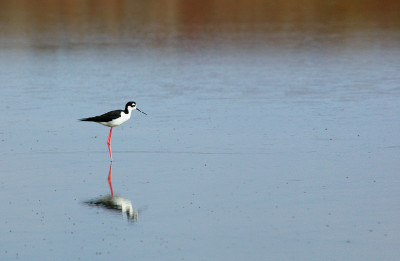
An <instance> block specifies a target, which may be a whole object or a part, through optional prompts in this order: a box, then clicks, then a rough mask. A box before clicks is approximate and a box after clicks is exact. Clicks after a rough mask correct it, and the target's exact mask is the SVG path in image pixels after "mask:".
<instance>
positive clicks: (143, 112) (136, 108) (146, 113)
mask: <svg viewBox="0 0 400 261" xmlns="http://www.w3.org/2000/svg"><path fill="white" fill-rule="evenodd" d="M136 110H137V111H140V112H141V113H143V114H144V115H147V113H145V112H142V111H141V110H139V108H136Z"/></svg>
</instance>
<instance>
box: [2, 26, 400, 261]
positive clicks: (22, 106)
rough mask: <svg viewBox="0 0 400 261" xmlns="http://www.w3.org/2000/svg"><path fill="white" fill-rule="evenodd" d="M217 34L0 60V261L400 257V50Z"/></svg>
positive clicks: (355, 41)
mask: <svg viewBox="0 0 400 261" xmlns="http://www.w3.org/2000/svg"><path fill="white" fill-rule="evenodd" d="M207 26H208V25H201V24H200V25H187V27H184V28H180V27H178V28H177V31H178V34H177V36H176V35H174V34H173V33H171V32H168V33H167V35H166V38H163V37H164V36H165V35H164V34H163V30H162V26H161V28H158V27H156V28H155V27H154V26H153V25H149V26H148V27H146V26H144V28H143V27H142V28H141V29H140V30H141V31H146V30H147V31H148V32H150V33H148V34H144V35H140V36H141V37H143V38H136V37H132V38H130V37H127V38H124V37H122V38H114V37H112V35H111V36H110V35H108V34H107V33H105V34H94V33H92V32H91V31H89V36H87V35H86V36H85V37H83V38H78V39H75V40H74V39H72V40H71V39H70V40H68V41H64V40H63V38H62V37H60V35H61V36H62V32H61V33H60V34H59V35H57V36H56V37H55V38H54V37H53V36H52V35H51V34H50V35H49V34H46V33H42V34H39V35H36V36H35V38H34V39H33V40H31V41H27V40H26V38H23V37H22V38H19V37H16V36H13V35H8V38H6V39H3V40H2V41H1V42H0V104H1V105H0V120H1V121H0V122H1V125H0V126H1V129H0V144H1V151H0V164H1V172H0V177H1V181H0V197H1V199H3V204H1V207H0V210H1V213H2V214H1V218H0V259H1V260H15V259H17V260H91V259H99V260H110V259H115V260H131V259H141V260H396V259H397V258H398V257H399V256H400V252H399V249H398V244H399V243H400V242H399V238H400V237H399V234H400V231H399V225H398V216H399V213H400V205H399V203H398V198H399V196H400V192H399V189H398V188H399V185H400V178H399V175H398V165H399V164H398V162H399V155H400V150H399V149H400V142H399V140H400V125H399V124H398V122H399V120H400V103H399V102H398V101H399V98H400V87H399V82H400V76H399V73H398V68H400V48H399V47H398V46H400V45H399V41H398V39H399V33H398V32H397V31H393V30H387V31H385V30H377V29H376V28H373V29H371V30H363V31H361V32H357V33H356V34H350V33H342V32H325V31H324V30H322V31H323V32H321V33H318V32H316V33H315V35H314V34H311V35H309V34H308V33H307V32H296V31H294V32H293V31H292V29H290V30H287V31H285V30H283V31H280V32H279V33H276V32H264V31H260V30H258V29H254V28H253V27H249V28H247V27H244V29H243V25H242V26H241V27H239V28H242V29H238V30H232V31H230V30H225V29H224V27H217V28H216V29H214V31H213V32H212V33H211V34H209V35H208V34H205V33H204V32H206V31H207V29H206V28H207ZM320 26H321V27H322V28H323V27H324V25H320ZM325 26H327V27H329V26H330V25H329V24H327V25H325ZM233 27H234V28H235V25H233ZM199 28H200V29H199ZM229 28H230V27H229ZM191 29H192V30H193V31H194V33H192V34H189V35H186V34H185V32H187V31H190V30H191ZM196 30H199V31H200V32H199V35H197V34H196ZM218 30H220V31H218ZM328 31H329V30H328ZM160 38H161V39H163V41H161V42H160V41H159V39H160ZM79 39H83V40H79ZM130 100H134V101H136V102H137V104H138V107H139V108H140V109H141V110H143V111H144V112H146V113H147V114H148V115H147V116H146V115H143V114H140V113H136V114H134V115H133V117H132V118H131V120H130V121H128V122H126V123H125V124H124V125H122V126H120V127H117V128H115V129H114V131H113V137H112V149H113V158H114V162H113V172H112V182H113V183H112V184H113V188H114V193H115V194H117V195H119V196H121V197H124V198H126V199H128V200H130V201H131V202H132V205H133V208H134V209H136V210H138V213H139V214H138V215H139V217H138V220H137V222H129V220H127V218H126V217H124V215H123V214H122V213H120V212H118V211H110V210H109V209H105V208H102V207H93V206H88V205H87V204H85V203H84V202H85V201H87V200H91V199H94V198H98V197H100V196H102V195H108V194H110V190H109V186H108V183H107V176H108V171H109V155H108V150H107V145H106V139H107V136H108V132H109V130H108V128H105V127H103V126H101V125H98V124H94V123H84V122H79V121H78V120H77V119H79V118H82V117H88V116H94V115H98V114H101V113H104V112H106V111H109V110H113V109H122V108H123V107H124V105H125V103H126V102H127V101H130Z"/></svg>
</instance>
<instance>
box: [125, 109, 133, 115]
mask: <svg viewBox="0 0 400 261" xmlns="http://www.w3.org/2000/svg"><path fill="white" fill-rule="evenodd" d="M131 112H132V109H128V108H125V110H124V113H125V114H128V115H130V114H131Z"/></svg>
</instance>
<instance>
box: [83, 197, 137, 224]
mask: <svg viewBox="0 0 400 261" xmlns="http://www.w3.org/2000/svg"><path fill="white" fill-rule="evenodd" d="M85 203H86V204H89V205H96V206H102V207H105V208H107V209H111V210H117V211H121V213H122V214H125V215H126V216H127V218H128V220H132V221H135V222H136V221H137V220H138V215H139V211H138V210H136V209H134V208H133V207H132V202H131V201H130V200H128V199H125V198H123V197H120V196H104V197H101V198H98V199H94V200H90V201H87V202H85Z"/></svg>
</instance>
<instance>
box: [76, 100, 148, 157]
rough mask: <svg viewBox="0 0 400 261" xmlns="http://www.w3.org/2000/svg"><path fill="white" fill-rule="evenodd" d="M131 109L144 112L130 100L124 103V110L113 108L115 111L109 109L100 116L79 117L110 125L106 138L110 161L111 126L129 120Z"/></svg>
mask: <svg viewBox="0 0 400 261" xmlns="http://www.w3.org/2000/svg"><path fill="white" fill-rule="evenodd" d="M132 110H137V111H140V112H141V113H143V114H146V113H144V112H142V111H141V110H139V109H138V108H137V107H136V102H133V101H130V102H128V103H127V104H126V105H125V110H115V111H110V112H107V113H104V114H102V115H100V116H95V117H89V118H83V119H80V120H81V121H93V122H97V123H100V124H102V125H104V126H107V127H111V129H110V134H109V135H108V140H107V145H108V150H109V152H110V159H111V161H112V153H111V134H112V130H113V127H116V126H119V125H121V124H122V123H124V122H126V121H127V120H129V118H130V117H131V112H132ZM146 115H147V114H146Z"/></svg>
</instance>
